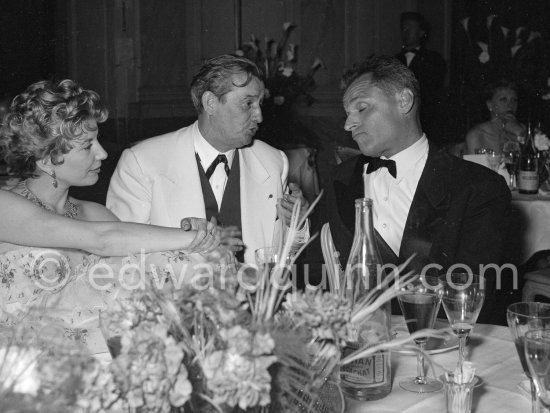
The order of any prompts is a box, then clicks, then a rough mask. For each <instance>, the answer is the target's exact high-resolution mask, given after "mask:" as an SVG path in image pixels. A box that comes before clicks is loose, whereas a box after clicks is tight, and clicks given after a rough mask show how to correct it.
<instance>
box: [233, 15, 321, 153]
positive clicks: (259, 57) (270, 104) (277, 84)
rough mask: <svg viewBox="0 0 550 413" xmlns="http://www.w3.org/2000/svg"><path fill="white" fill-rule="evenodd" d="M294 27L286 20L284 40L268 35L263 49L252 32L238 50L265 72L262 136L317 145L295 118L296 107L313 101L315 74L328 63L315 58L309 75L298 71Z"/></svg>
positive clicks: (274, 141) (278, 141)
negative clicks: (293, 40) (290, 39)
mask: <svg viewBox="0 0 550 413" xmlns="http://www.w3.org/2000/svg"><path fill="white" fill-rule="evenodd" d="M295 28H296V25H294V24H293V23H291V22H286V23H284V24H283V34H282V36H281V39H280V40H279V41H278V42H277V41H275V40H273V39H267V38H266V39H265V42H264V43H265V44H264V48H263V49H262V46H261V44H260V40H259V39H258V38H257V37H256V36H254V35H251V36H250V40H249V41H248V42H247V43H245V44H243V45H242V47H241V49H239V50H237V51H236V54H237V55H240V56H244V57H246V58H248V59H250V60H252V61H253V62H255V63H256V64H257V65H258V67H259V68H260V70H261V71H262V72H263V75H264V81H265V87H266V95H265V98H264V103H263V106H262V112H263V116H264V121H263V122H262V125H261V126H260V131H259V134H260V135H259V138H260V139H262V140H265V141H267V142H268V143H271V144H274V146H279V147H280V146H281V145H283V144H297V143H308V144H309V145H310V146H316V145H315V142H314V140H315V137H313V136H312V134H311V133H310V132H309V131H308V130H307V129H306V128H305V127H304V126H303V125H302V124H301V123H300V122H299V121H298V120H297V119H296V116H295V113H294V108H295V107H296V105H303V106H309V105H311V104H312V103H313V102H314V98H313V96H311V93H312V92H313V90H314V89H315V80H314V75H315V73H316V72H317V71H318V70H319V69H321V68H325V64H324V63H323V61H322V60H321V59H320V58H319V57H316V58H315V59H314V61H313V63H312V65H311V67H310V69H309V71H308V73H307V74H305V75H302V74H299V73H298V71H297V70H296V68H297V63H298V45H296V44H294V43H289V42H288V41H289V38H290V35H291V33H292V31H293V30H294V29H295Z"/></svg>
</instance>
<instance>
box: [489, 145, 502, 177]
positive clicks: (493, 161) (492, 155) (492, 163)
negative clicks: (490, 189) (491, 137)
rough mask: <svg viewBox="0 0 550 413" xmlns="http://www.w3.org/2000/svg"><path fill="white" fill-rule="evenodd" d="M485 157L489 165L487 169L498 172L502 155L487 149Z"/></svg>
mask: <svg viewBox="0 0 550 413" xmlns="http://www.w3.org/2000/svg"><path fill="white" fill-rule="evenodd" d="M485 157H486V158H487V162H488V163H489V168H491V169H492V170H493V171H495V172H496V171H498V167H499V166H500V164H501V163H502V154H500V153H497V152H495V151H493V150H492V149H487V150H486V152H485Z"/></svg>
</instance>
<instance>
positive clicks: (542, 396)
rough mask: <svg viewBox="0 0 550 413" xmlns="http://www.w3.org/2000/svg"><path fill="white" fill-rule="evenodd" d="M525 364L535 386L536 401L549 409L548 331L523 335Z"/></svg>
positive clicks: (537, 331)
mask: <svg viewBox="0 0 550 413" xmlns="http://www.w3.org/2000/svg"><path fill="white" fill-rule="evenodd" d="M524 342H525V362H526V364H527V368H528V369H529V373H530V374H531V378H532V380H533V382H534V384H535V388H536V392H537V396H538V400H539V401H540V402H541V404H542V405H543V406H544V407H550V329H538V330H529V331H528V332H526V333H525V338H524Z"/></svg>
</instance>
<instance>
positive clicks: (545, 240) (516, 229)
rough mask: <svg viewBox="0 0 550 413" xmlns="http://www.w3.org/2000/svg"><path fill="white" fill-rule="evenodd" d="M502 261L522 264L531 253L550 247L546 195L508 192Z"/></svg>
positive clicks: (549, 205) (549, 200)
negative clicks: (507, 221)
mask: <svg viewBox="0 0 550 413" xmlns="http://www.w3.org/2000/svg"><path fill="white" fill-rule="evenodd" d="M511 207H512V208H511V216H510V218H511V223H510V229H509V235H508V239H507V242H506V244H507V245H506V256H505V258H506V262H511V263H513V264H522V263H524V262H525V261H527V260H528V259H529V257H531V256H532V255H533V254H534V253H535V252H537V251H541V250H550V196H549V195H548V194H543V193H539V194H538V195H523V194H520V193H518V192H517V191H513V192H512V205H511Z"/></svg>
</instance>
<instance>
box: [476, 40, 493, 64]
mask: <svg viewBox="0 0 550 413" xmlns="http://www.w3.org/2000/svg"><path fill="white" fill-rule="evenodd" d="M477 45H478V46H479V47H480V48H481V50H482V51H481V53H480V54H479V56H478V59H479V61H480V62H481V63H487V62H488V61H489V60H490V59H491V56H490V55H489V45H488V44H487V43H485V42H477Z"/></svg>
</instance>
